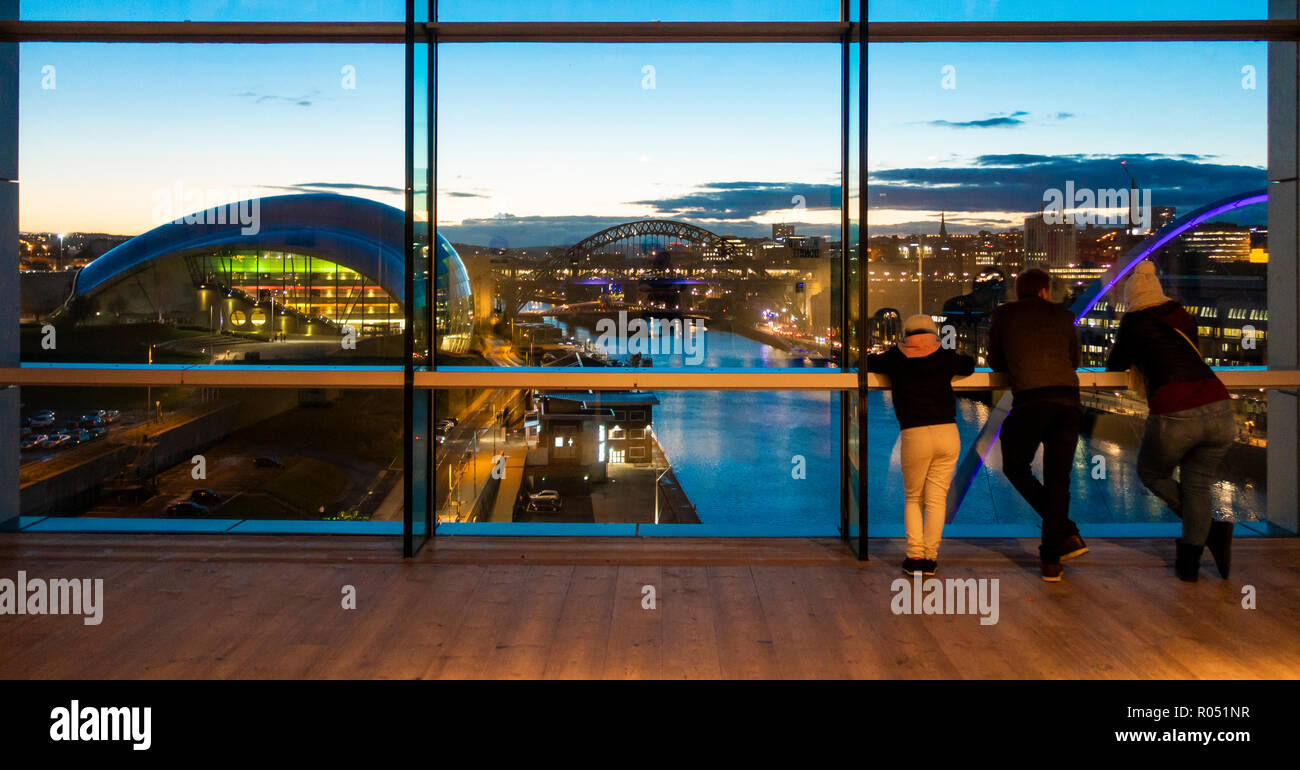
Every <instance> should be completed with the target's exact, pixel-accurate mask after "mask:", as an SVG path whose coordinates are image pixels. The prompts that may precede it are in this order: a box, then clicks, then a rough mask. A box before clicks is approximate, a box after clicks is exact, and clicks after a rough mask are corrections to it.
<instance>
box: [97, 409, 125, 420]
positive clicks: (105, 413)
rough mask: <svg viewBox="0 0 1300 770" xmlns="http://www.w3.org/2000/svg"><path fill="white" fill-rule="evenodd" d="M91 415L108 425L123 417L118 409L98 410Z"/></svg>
mask: <svg viewBox="0 0 1300 770" xmlns="http://www.w3.org/2000/svg"><path fill="white" fill-rule="evenodd" d="M91 414H93V415H94V416H96V417H98V418H99V419H101V420H103V421H104V422H106V423H108V422H115V421H116V420H117V418H118V417H120V416H121V413H120V412H118V411H117V410H116V409H96V410H95V411H93V412H91Z"/></svg>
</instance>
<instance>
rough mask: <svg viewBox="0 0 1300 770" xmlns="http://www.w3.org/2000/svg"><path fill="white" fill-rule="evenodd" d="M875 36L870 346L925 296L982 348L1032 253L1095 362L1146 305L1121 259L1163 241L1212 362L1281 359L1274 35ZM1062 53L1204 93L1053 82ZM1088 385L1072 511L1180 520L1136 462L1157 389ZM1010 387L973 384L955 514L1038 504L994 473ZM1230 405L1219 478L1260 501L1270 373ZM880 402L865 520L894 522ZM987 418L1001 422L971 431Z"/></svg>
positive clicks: (1245, 498)
mask: <svg viewBox="0 0 1300 770" xmlns="http://www.w3.org/2000/svg"><path fill="white" fill-rule="evenodd" d="M875 7H876V6H874V5H873V10H875ZM870 53H871V70H870V74H869V83H868V89H869V91H868V98H869V100H870V102H871V104H870V109H869V113H868V114H869V115H870V120H871V123H870V125H869V126H868V141H869V143H870V147H869V152H868V157H869V160H870V167H869V179H868V205H869V224H870V226H869V235H870V250H869V263H868V277H869V285H868V288H869V299H868V308H867V312H868V318H869V323H868V339H867V340H866V344H867V345H868V347H869V348H870V349H873V350H875V351H883V350H885V349H887V348H889V347H891V346H893V345H894V344H895V343H897V342H898V341H899V338H900V333H901V327H902V324H903V320H904V319H906V318H907V317H908V316H911V315H913V314H915V313H921V314H925V315H928V316H930V317H931V319H933V320H934V322H935V324H936V327H937V328H938V331H939V335H940V340H941V344H942V345H943V346H945V347H949V348H952V349H955V350H957V351H958V352H961V353H966V354H969V355H971V356H972V357H974V358H975V360H976V364H977V366H980V367H986V366H987V364H988V359H987V355H988V329H989V317H990V314H991V313H992V311H993V310H994V309H995V308H996V307H998V306H999V305H1001V304H1003V303H1005V302H1009V301H1013V300H1015V299H1017V297H1016V294H1015V287H1014V284H1015V277H1016V276H1017V275H1018V274H1020V273H1021V272H1022V271H1024V270H1025V269H1028V268H1037V269H1040V270H1043V271H1045V272H1047V273H1049V275H1050V278H1051V298H1052V300H1053V301H1054V302H1058V303H1062V304H1064V305H1065V306H1067V307H1069V308H1070V309H1071V310H1072V311H1073V313H1074V315H1075V316H1076V317H1078V318H1079V319H1080V320H1079V323H1078V325H1079V327H1080V335H1081V340H1082V359H1083V360H1082V363H1083V366H1084V367H1094V368H1096V367H1102V366H1104V365H1105V363H1106V360H1107V357H1108V355H1109V353H1110V351H1111V350H1112V348H1113V345H1114V335H1115V331H1116V329H1117V327H1118V323H1119V319H1120V318H1121V317H1122V315H1123V314H1124V313H1125V312H1128V311H1129V310H1131V307H1130V306H1129V303H1128V302H1127V300H1126V298H1125V287H1126V282H1125V281H1124V280H1122V279H1121V278H1122V275H1123V274H1125V270H1126V269H1127V268H1130V267H1131V266H1132V265H1133V264H1135V263H1136V262H1137V261H1140V260H1141V259H1149V260H1150V261H1151V262H1153V263H1154V265H1155V267H1156V270H1157V273H1158V278H1159V280H1160V283H1161V289H1162V291H1163V294H1164V296H1166V297H1168V298H1169V299H1173V300H1176V301H1177V302H1179V303H1180V304H1182V305H1183V306H1184V307H1185V308H1186V309H1187V311H1188V312H1189V313H1190V315H1191V317H1192V319H1193V321H1194V326H1195V329H1196V332H1197V335H1198V337H1199V340H1198V342H1199V350H1200V353H1201V356H1202V358H1204V359H1205V360H1206V362H1207V363H1209V364H1212V365H1214V366H1216V367H1247V366H1259V365H1263V364H1265V363H1266V362H1267V360H1268V359H1267V349H1268V297H1267V283H1268V280H1267V278H1268V253H1269V252H1268V227H1267V224H1268V222H1267V205H1266V202H1265V199H1264V197H1263V196H1264V193H1265V188H1266V185H1267V182H1266V173H1265V164H1266V157H1267V146H1268V145H1267V122H1268V121H1267V118H1268V115H1267V108H1268V105H1267V95H1266V92H1267V86H1268V80H1267V78H1268V73H1267V69H1266V59H1267V47H1266V45H1265V44H1262V43H1195V44H1193V43H1171V44H1160V43H1123V44H1110V43H1103V44H1032V45H1028V44H1019V45H1017V44H957V45H948V44H935V45H925V46H905V45H889V44H877V45H873V46H871V47H870ZM1063 66H1068V67H1072V68H1079V69H1078V70H1076V71H1087V72H1089V73H1091V76H1095V77H1096V78H1098V82H1105V81H1108V80H1110V79H1111V78H1118V77H1119V73H1120V72H1129V73H1133V72H1142V71H1146V72H1152V71H1160V70H1165V69H1175V70H1177V71H1178V72H1179V73H1180V75H1179V78H1180V86H1179V87H1180V88H1183V89H1193V90H1196V91H1197V92H1198V94H1200V96H1199V97H1198V100H1197V102H1196V105H1195V107H1192V106H1190V105H1188V104H1185V103H1183V102H1181V101H1179V100H1168V99H1160V98H1152V95H1151V93H1150V92H1140V91H1141V89H1137V90H1132V89H1097V90H1088V89H1085V90H1071V89H1067V90H1060V89H1056V88H1053V87H1050V86H1048V85H1047V83H1048V81H1051V80H1054V79H1055V75H1054V74H1052V73H1054V72H1059V71H1061V69H1060V68H1061V67H1063ZM1106 289H1109V290H1106ZM985 371H987V369H985ZM1083 399H1084V404H1085V406H1086V407H1087V411H1086V413H1085V417H1084V420H1083V425H1082V435H1081V439H1080V442H1079V445H1078V448H1077V451H1076V453H1075V463H1074V471H1073V475H1072V487H1071V509H1070V510H1071V517H1072V518H1073V519H1074V520H1075V521H1077V522H1079V524H1080V525H1084V526H1088V527H1094V528H1093V529H1091V530H1085V531H1092V532H1094V533H1100V532H1102V531H1111V530H1106V529H1104V527H1114V526H1118V525H1124V526H1128V525H1142V527H1147V526H1150V525H1160V526H1162V527H1165V529H1156V530H1143V529H1141V528H1140V527H1139V528H1137V529H1130V530H1123V528H1122V527H1121V529H1120V530H1117V531H1116V534H1141V533H1143V532H1147V531H1152V532H1156V533H1160V534H1164V533H1165V532H1166V531H1167V530H1168V527H1170V526H1173V527H1175V528H1176V527H1177V524H1176V519H1175V518H1173V517H1172V514H1171V513H1170V512H1169V511H1168V510H1167V509H1166V508H1164V507H1163V506H1161V505H1160V504H1159V502H1158V501H1157V500H1156V499H1155V498H1153V497H1151V496H1149V495H1147V493H1146V492H1145V491H1144V487H1143V485H1142V482H1141V480H1140V479H1139V478H1138V475H1137V470H1136V457H1137V448H1138V446H1139V444H1140V439H1141V428H1142V425H1143V423H1144V421H1145V417H1146V402H1145V400H1144V399H1140V398H1138V397H1137V396H1136V394H1134V393H1131V392H1127V391H1123V390H1119V391H1113V392H1095V393H1094V392H1085V393H1084V394H1083ZM995 405H998V406H1000V408H1001V409H1002V410H1005V409H1006V408H1007V407H1008V406H1009V396H1007V395H1004V394H1002V393H1000V392H999V393H993V394H989V393H987V392H983V393H981V392H973V391H962V392H959V393H958V397H957V427H958V432H959V434H960V436H961V445H962V449H963V456H964V457H966V458H969V459H970V460H971V461H972V463H973V464H972V465H971V466H970V468H971V469H973V470H974V473H973V475H971V474H968V473H966V472H964V471H960V470H959V472H958V473H957V474H956V475H955V476H954V478H953V480H952V485H953V487H952V489H953V490H954V493H953V496H952V497H950V500H949V502H950V503H952V502H953V499H955V498H960V499H961V504H960V507H959V508H957V510H956V512H955V514H954V518H953V524H952V527H951V528H950V529H949V530H948V534H950V535H956V536H961V535H963V534H964V535H973V534H984V535H997V534H1021V535H1025V536H1032V535H1034V534H1036V528H1037V525H1038V523H1039V519H1038V517H1037V516H1036V515H1035V514H1034V513H1033V512H1032V510H1031V509H1030V508H1029V507H1028V505H1027V504H1026V503H1025V502H1024V500H1023V499H1022V498H1021V496H1020V495H1019V494H1018V493H1017V492H1016V491H1015V489H1013V488H1012V487H1011V485H1010V484H1009V483H1008V482H1007V480H1006V477H1005V476H1004V475H1003V474H1002V473H1001V454H1000V452H1001V446H1000V442H998V441H996V440H995V439H996V437H997V435H998V433H997V431H998V426H999V425H1000V424H1001V422H1000V412H998V411H996V410H995V409H994V407H995ZM1234 407H1235V409H1236V413H1237V424H1238V439H1237V441H1236V443H1235V444H1234V447H1233V449H1232V450H1231V451H1230V452H1229V459H1228V460H1227V461H1226V463H1225V465H1224V477H1225V480H1224V481H1223V482H1222V483H1221V484H1220V485H1218V486H1217V487H1216V489H1215V495H1216V496H1217V497H1216V500H1218V503H1217V504H1218V505H1219V506H1220V508H1221V509H1222V510H1221V511H1220V513H1221V514H1222V515H1231V516H1234V517H1237V518H1238V520H1241V521H1248V522H1262V521H1264V520H1266V519H1267V515H1268V514H1267V506H1266V495H1265V494H1263V493H1261V492H1260V490H1261V489H1263V488H1265V487H1266V479H1264V478H1263V476H1264V474H1263V472H1262V469H1263V468H1264V467H1265V463H1264V459H1263V457H1264V455H1263V450H1260V449H1259V447H1258V444H1259V441H1260V439H1259V437H1258V435H1257V432H1258V431H1259V430H1260V425H1261V423H1262V422H1263V416H1264V413H1265V412H1266V408H1265V404H1264V401H1263V400H1262V399H1261V398H1260V397H1259V394H1258V393H1255V394H1248V393H1238V394H1234ZM866 410H867V420H868V425H869V434H870V436H871V439H870V442H869V445H868V447H867V451H868V467H869V468H871V479H872V494H871V496H870V502H869V508H870V512H869V513H870V516H871V523H872V529H871V532H872V534H879V535H882V536H891V535H894V536H896V535H899V534H901V524H902V506H903V500H902V494H903V493H902V483H901V471H900V468H899V461H900V460H899V452H900V442H899V435H900V433H899V426H898V421H897V419H896V416H895V410H894V402H893V396H892V395H891V394H889V393H888V392H872V393H871V394H870V396H869V397H868V399H867V407H866ZM991 418H992V419H991ZM1252 431H1255V432H1256V433H1255V434H1252ZM979 436H982V437H983V439H985V440H986V441H987V442H988V443H987V444H979V446H980V447H981V449H980V450H978V451H977V450H976V446H977V443H976V438H977V437H979ZM985 446H987V447H988V450H989V451H987V453H986V454H984V456H983V458H982V460H983V461H982V462H980V460H981V457H980V454H981V453H983V452H984V450H983V447H985ZM1036 462H1040V461H1036ZM1252 463H1253V465H1252ZM959 468H960V466H959ZM1099 468H1102V469H1104V473H1101V474H1100V475H1098V474H1097V469H1099ZM1035 473H1041V468H1040V466H1039V465H1037V464H1036V465H1035ZM963 493H964V497H962V494H963ZM878 522H879V523H880V525H881V526H877V523H878ZM1098 526H1100V527H1103V529H1101V530H1098V529H1096V527H1098ZM891 527H892V529H891Z"/></svg>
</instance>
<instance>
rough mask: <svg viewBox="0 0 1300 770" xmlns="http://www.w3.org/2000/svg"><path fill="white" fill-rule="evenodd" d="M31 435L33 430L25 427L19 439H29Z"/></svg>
mask: <svg viewBox="0 0 1300 770" xmlns="http://www.w3.org/2000/svg"><path fill="white" fill-rule="evenodd" d="M30 435H32V429H31V428H29V427H27V426H26V425H24V426H23V431H22V435H21V436H19V438H27V437H28V436H30Z"/></svg>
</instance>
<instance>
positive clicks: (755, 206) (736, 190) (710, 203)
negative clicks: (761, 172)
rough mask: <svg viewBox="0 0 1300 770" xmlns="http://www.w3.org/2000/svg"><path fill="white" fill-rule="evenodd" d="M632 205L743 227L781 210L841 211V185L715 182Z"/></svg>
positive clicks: (665, 214)
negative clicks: (757, 218)
mask: <svg viewBox="0 0 1300 770" xmlns="http://www.w3.org/2000/svg"><path fill="white" fill-rule="evenodd" d="M799 196H802V199H801V198H800V197H799ZM631 203H632V204H634V205H639V206H649V207H651V209H652V210H653V211H654V212H655V215H656V216H660V217H666V218H669V219H687V220H690V221H692V222H695V221H696V220H708V221H712V222H723V223H737V224H739V223H744V222H748V221H749V220H751V219H753V218H754V217H756V216H761V215H763V214H767V213H771V212H777V211H779V212H793V211H797V210H799V209H800V208H802V209H838V208H839V206H840V186H839V185H838V184H807V183H800V182H713V183H711V184H706V185H700V186H699V188H698V190H697V191H696V192H690V193H686V194H684V195H677V196H671V197H668V198H657V199H652V200H641V201H631Z"/></svg>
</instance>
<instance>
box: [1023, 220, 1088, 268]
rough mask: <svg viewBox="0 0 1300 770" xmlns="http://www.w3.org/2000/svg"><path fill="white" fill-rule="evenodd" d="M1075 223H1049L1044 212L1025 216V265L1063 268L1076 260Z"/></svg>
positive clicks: (1029, 266) (1028, 266)
mask: <svg viewBox="0 0 1300 770" xmlns="http://www.w3.org/2000/svg"><path fill="white" fill-rule="evenodd" d="M1074 238H1075V234H1074V224H1073V223H1071V222H1062V223H1060V224H1048V222H1047V221H1046V220H1045V219H1044V218H1043V214H1042V212H1039V213H1038V214H1035V215H1034V216H1032V217H1025V267H1026V268H1031V267H1040V268H1049V269H1050V268H1054V267H1055V268H1061V267H1068V266H1069V265H1072V264H1074V262H1075V248H1076V247H1075V242H1074Z"/></svg>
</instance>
